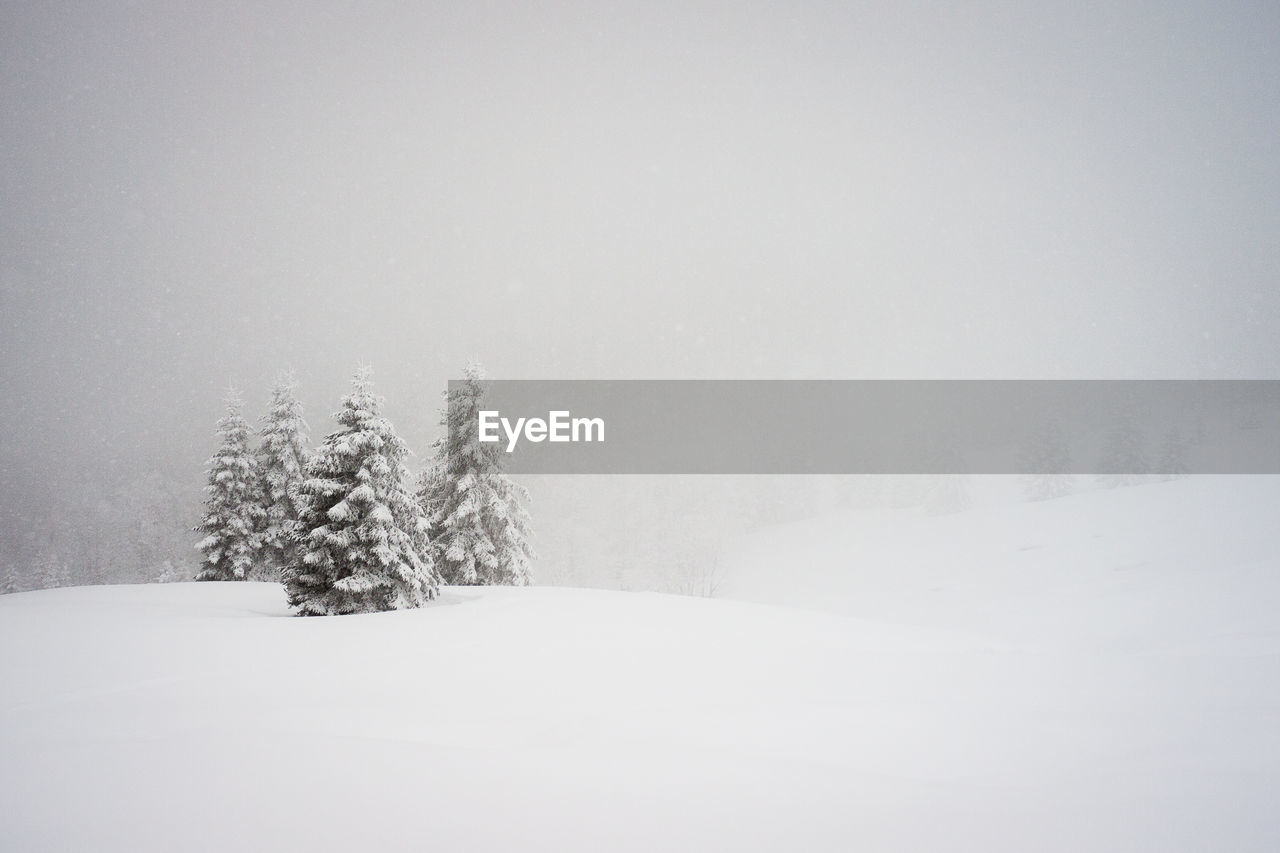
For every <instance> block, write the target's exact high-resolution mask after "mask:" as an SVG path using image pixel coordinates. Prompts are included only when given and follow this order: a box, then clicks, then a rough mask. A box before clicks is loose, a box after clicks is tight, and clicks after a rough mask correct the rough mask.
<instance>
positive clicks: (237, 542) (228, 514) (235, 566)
mask: <svg viewBox="0 0 1280 853" xmlns="http://www.w3.org/2000/svg"><path fill="white" fill-rule="evenodd" d="M240 408H241V401H240V397H239V395H238V394H236V392H235V390H234V389H233V390H231V391H230V392H229V393H228V394H227V411H226V414H225V415H223V416H222V419H221V420H219V421H218V434H219V435H220V436H221V437H222V445H221V446H220V447H219V448H218V451H217V453H215V454H214V455H213V457H212V458H211V459H210V460H209V462H208V465H209V484H208V485H207V486H206V487H205V493H206V495H207V497H206V498H205V504H204V506H205V512H204V520H203V521H202V522H200V526H198V527H197V528H196V530H197V531H199V532H200V533H203V534H205V536H204V538H203V539H201V540H200V542H199V544H197V545H196V548H197V549H198V550H199V551H201V552H202V553H203V554H204V566H203V568H202V569H201V571H200V572H199V573H198V574H197V575H196V580H200V581H242V580H247V579H248V578H249V576H250V575H251V574H252V572H253V569H254V566H255V564H256V563H257V558H258V553H257V534H258V527H259V524H260V522H261V519H262V506H261V502H260V500H261V495H260V493H259V481H258V466H257V463H256V460H255V459H254V457H253V453H252V452H251V451H250V449H249V425H248V424H247V423H245V420H244V418H243V417H241V415H240Z"/></svg>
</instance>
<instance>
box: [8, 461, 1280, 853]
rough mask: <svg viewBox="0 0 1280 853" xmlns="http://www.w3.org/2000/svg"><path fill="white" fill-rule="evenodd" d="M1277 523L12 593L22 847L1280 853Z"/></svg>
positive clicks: (1248, 493) (11, 788)
mask: <svg viewBox="0 0 1280 853" xmlns="http://www.w3.org/2000/svg"><path fill="white" fill-rule="evenodd" d="M1278 514H1280V490H1277V487H1276V484H1275V483H1274V482H1271V481H1264V480H1262V479H1249V478H1241V479H1238V480H1231V481H1228V480H1212V479H1206V480H1203V481H1182V482H1179V483H1171V484H1167V485H1158V486H1144V487H1140V488H1133V489H1124V490H1117V491H1115V492H1100V493H1094V494H1087V495H1079V496H1075V497H1072V498H1066V499H1062V500H1058V501H1050V502H1046V503H1043V504H1034V505H1025V506H1011V507H1003V508H1001V507H990V508H984V509H982V510H975V511H973V512H970V513H964V514H960V515H955V516H945V517H940V518H925V519H922V518H906V517H898V516H892V514H875V513H855V514H851V515H849V516H842V517H839V518H838V519H837V518H826V519H821V520H818V521H814V522H809V523H805V524H801V525H791V526H788V527H786V528H778V529H776V530H772V531H769V532H767V533H763V534H760V535H758V536H756V537H753V538H752V539H751V540H749V541H748V542H747V543H745V544H744V547H743V548H742V549H741V551H740V553H738V554H737V556H736V557H734V558H733V560H734V561H732V562H731V563H730V564H729V566H728V576H727V584H728V587H729V588H730V590H731V591H732V592H734V593H735V594H739V595H744V596H752V595H754V596H759V597H767V598H771V599H774V600H782V601H788V602H790V603H792V604H796V605H804V607H806V608H812V607H815V606H821V607H825V608H826V609H827V610H828V611H831V612H822V611H820V610H815V609H803V608H802V607H779V606H773V605H764V604H755V603H747V602H741V601H720V600H705V599H693V598H681V597H675V596H663V595H656V594H644V593H618V592H603V591H587V590H574V589H554V588H525V589H505V588H503V589H498V588H488V589H475V588H445V589H444V591H443V595H442V598H441V599H440V600H439V601H438V602H436V603H433V604H432V605H430V606H428V607H426V608H423V609H421V610H415V611H405V612H395V613H387V614H374V615H365V616H343V617H328V618H308V619H299V618H290V617H289V616H288V610H287V608H286V606H285V602H284V596H283V593H282V591H281V589H280V588H279V586H276V585H268V584H256V583H206V584H155V585H148V586H116V587H82V588H72V589H60V590H49V591H44V592H34V593H22V594H16V595H8V596H0V849H4V850H23V851H39V850H51V851H52V850H94V851H115V850H119V851H173V850H235V851H239V850H344V851H345V850H361V851H365V850H368V851H376V850H442V851H455V850H456V851H470V850H485V851H488V850H493V851H514V850H547V851H614V850H637V851H638V850H644V851H653V850H664V851H667V850H735V851H737V850H777V851H811V850H841V851H853V850H857V851H862V850H865V851H921V850H923V851H934V850H937V851H943V850H945V851H983V853H992V852H993V851H1028V850H1035V851H1073V853H1074V851H1086V850H1087V851H1125V853H1133V851H1183V850H1185V851H1191V850H1231V851H1233V853H1242V851H1275V850H1280V809H1277V808H1276V805H1275V801H1276V792H1277V791H1278V790H1280V615H1277V613H1278V612H1280V611H1278V610H1277V604H1280V571H1277V569H1280V565H1278V564H1277V563H1278V560H1277V555H1276V547H1275V546H1276V544H1277V535H1276V533H1275V532H1274V531H1275V529H1276V528H1277V524H1276V519H1277V518H1278V517H1280V515H1278ZM770 566H772V569H770V568H768V567H770ZM778 566H781V567H782V568H781V569H779V568H778ZM833 578H834V579H836V580H834V581H833Z"/></svg>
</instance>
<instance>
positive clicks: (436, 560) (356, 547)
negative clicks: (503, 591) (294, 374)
mask: <svg viewBox="0 0 1280 853" xmlns="http://www.w3.org/2000/svg"><path fill="white" fill-rule="evenodd" d="M446 394H447V397H446V407H445V414H444V416H443V418H442V420H441V423H442V425H444V426H445V427H446V428H447V434H446V435H445V436H444V437H442V438H441V439H440V440H439V441H437V442H436V444H435V445H434V449H435V458H434V459H433V460H432V462H431V464H430V465H429V466H428V468H427V470H426V472H425V473H424V474H423V476H422V478H421V481H420V485H419V489H418V491H417V493H416V494H415V493H414V492H413V491H412V490H411V488H410V483H411V480H410V476H409V472H408V468H407V466H406V464H405V462H406V458H407V457H408V455H409V449H408V447H407V446H406V445H405V443H404V442H403V441H402V440H401V439H400V437H399V436H398V435H396V432H395V429H394V427H392V425H391V423H390V421H388V420H387V419H386V418H384V417H382V415H381V408H382V400H381V398H380V397H378V396H376V395H375V394H374V393H373V386H372V379H371V374H370V371H369V370H368V369H367V368H362V369H361V370H360V371H358V372H357V373H356V376H355V380H354V384H353V388H352V391H351V393H350V394H348V395H347V396H346V397H344V398H343V400H342V407H341V410H340V411H339V412H338V413H337V414H336V415H335V416H334V418H335V420H336V421H337V422H338V429H337V430H336V431H334V432H332V433H330V434H329V435H328V436H327V437H326V438H325V440H324V442H323V443H322V444H321V446H320V447H319V448H317V449H316V450H315V452H313V453H308V451H307V440H306V433H307V426H306V422H305V421H304V420H303V418H302V407H301V405H300V404H299V403H298V401H297V399H296V397H295V395H294V386H293V383H292V380H282V381H281V382H278V383H277V385H276V387H275V389H274V390H273V391H272V399H271V406H270V409H269V410H268V412H267V414H266V415H265V416H264V417H263V427H262V429H261V430H260V432H259V437H260V441H259V446H258V448H257V450H256V451H255V450H254V449H252V448H251V447H250V430H249V426H248V424H247V423H246V422H245V421H244V418H243V417H242V416H241V414H240V409H241V402H240V400H239V398H238V397H236V396H235V395H234V394H233V395H232V396H231V397H229V398H228V401H227V412H226V414H225V415H224V417H223V418H222V420H221V421H219V424H218V431H219V435H220V436H221V446H220V447H219V449H218V451H217V453H215V454H214V456H213V458H212V459H210V460H209V484H208V486H207V487H206V491H207V493H208V496H207V498H206V502H205V518H204V520H203V522H202V523H201V525H200V526H199V527H198V528H197V529H198V530H199V531H200V532H202V533H204V534H205V537H204V539H202V540H201V541H200V543H199V545H198V546H197V547H198V548H199V549H200V550H201V551H202V552H203V553H204V557H205V559H204V568H203V570H202V571H201V573H200V574H199V575H198V577H197V580H250V579H275V578H279V579H280V580H282V581H283V583H284V586H285V591H286V593H287V595H288V598H289V603H290V605H291V606H292V607H294V608H295V609H296V610H297V612H298V613H299V614H301V615H330V614H344V613H363V612H370V611H382V610H397V609H403V608H410V607H419V606H421V605H422V604H424V603H425V602H427V601H429V600H430V599H432V598H434V597H435V595H436V592H437V590H438V587H439V585H440V584H441V583H442V582H443V583H455V584H509V585H525V584H528V583H529V581H530V571H529V567H530V563H531V561H532V559H533V552H532V550H531V549H530V546H529V543H528V539H529V528H528V513H527V511H526V510H525V508H524V506H523V504H522V503H521V501H522V500H523V501H527V500H528V494H527V493H526V492H525V491H524V490H523V489H522V488H520V487H519V486H517V485H516V484H515V483H513V482H512V481H511V480H510V479H509V478H507V476H506V475H505V474H504V473H503V471H502V464H501V457H500V456H498V455H496V454H495V453H494V452H492V450H491V447H494V446H482V445H480V443H479V442H478V440H477V433H476V430H475V427H474V424H475V423H476V418H477V412H478V411H479V407H480V401H481V399H482V397H483V394H484V388H483V384H482V373H481V371H480V369H479V367H478V366H473V367H469V368H468V370H467V379H466V381H464V382H463V383H461V384H460V386H459V387H458V388H457V389H455V390H453V391H449V392H446Z"/></svg>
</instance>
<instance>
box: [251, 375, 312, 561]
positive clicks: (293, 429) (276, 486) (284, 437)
mask: <svg viewBox="0 0 1280 853" xmlns="http://www.w3.org/2000/svg"><path fill="white" fill-rule="evenodd" d="M296 388H297V385H296V383H295V382H294V380H293V376H292V375H290V374H283V375H281V376H280V377H279V378H278V379H277V380H276V383H275V387H273V388H272V389H271V407H270V408H269V409H268V410H267V413H266V414H265V415H263V417H262V421H263V425H262V431H261V432H260V433H259V435H260V436H261V439H262V440H261V443H260V444H259V447H258V472H259V475H260V477H261V480H262V486H261V489H262V499H263V513H264V514H263V519H262V529H261V531H260V532H259V536H258V551H259V553H260V554H261V556H262V566H261V570H260V573H261V574H262V575H263V577H264V578H266V579H270V580H278V579H279V577H280V572H281V570H282V569H283V568H284V567H285V566H287V565H288V564H289V563H291V562H292V561H293V557H294V551H295V550H296V549H297V543H296V539H295V537H296V535H297V527H298V519H299V517H300V514H301V509H302V507H301V502H302V496H301V495H300V494H299V493H298V489H299V488H300V487H301V486H302V477H303V471H304V470H305V468H306V464H307V455H308V452H307V422H306V421H304V420H303V419H302V404H301V403H299V402H298V398H297V396H296V393H295V392H296Z"/></svg>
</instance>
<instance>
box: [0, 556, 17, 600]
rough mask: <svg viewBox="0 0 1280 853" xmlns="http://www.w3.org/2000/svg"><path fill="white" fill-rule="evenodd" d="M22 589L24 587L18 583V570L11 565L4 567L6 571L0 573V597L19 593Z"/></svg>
mask: <svg viewBox="0 0 1280 853" xmlns="http://www.w3.org/2000/svg"><path fill="white" fill-rule="evenodd" d="M20 589H22V585H21V583H20V582H19V581H18V570H17V569H16V568H15V567H14V565H13V564H12V563H9V564H7V565H6V566H5V567H4V571H3V572H0V595H5V594H7V593H10V592H18V591H19V590H20Z"/></svg>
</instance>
